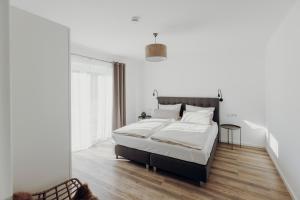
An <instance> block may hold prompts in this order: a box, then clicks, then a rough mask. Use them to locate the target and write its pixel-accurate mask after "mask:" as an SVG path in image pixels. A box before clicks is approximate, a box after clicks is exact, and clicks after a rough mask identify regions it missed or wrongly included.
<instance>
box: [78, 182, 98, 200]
mask: <svg viewBox="0 0 300 200" xmlns="http://www.w3.org/2000/svg"><path fill="white" fill-rule="evenodd" d="M73 200H98V198H97V197H95V196H94V195H93V194H92V192H91V190H90V189H89V187H88V185H87V184H83V185H82V186H81V187H80V188H79V189H78V190H77V192H76V194H75V196H74V197H73Z"/></svg>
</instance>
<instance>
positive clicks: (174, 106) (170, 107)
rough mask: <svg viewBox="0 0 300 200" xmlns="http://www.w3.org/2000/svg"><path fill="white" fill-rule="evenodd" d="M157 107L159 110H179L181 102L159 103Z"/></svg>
mask: <svg viewBox="0 0 300 200" xmlns="http://www.w3.org/2000/svg"><path fill="white" fill-rule="evenodd" d="M158 107H159V109H160V110H176V111H178V112H179V111H180V108H181V103H180V104H167V105H164V104H159V105H158Z"/></svg>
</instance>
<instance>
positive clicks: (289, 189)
mask: <svg viewBox="0 0 300 200" xmlns="http://www.w3.org/2000/svg"><path fill="white" fill-rule="evenodd" d="M266 150H267V152H268V154H269V156H270V158H271V160H272V161H273V163H274V165H275V167H276V169H277V171H278V173H279V175H280V177H281V179H282V180H283V183H284V184H285V186H286V187H287V189H288V191H289V193H290V195H291V197H292V198H293V199H294V200H299V199H297V197H296V195H295V192H294V191H293V189H292V188H291V186H290V184H289V183H288V182H287V180H286V178H285V176H284V174H283V172H282V170H281V168H280V167H279V164H278V162H277V160H276V158H275V156H274V154H273V153H272V150H271V149H270V148H269V146H268V145H266Z"/></svg>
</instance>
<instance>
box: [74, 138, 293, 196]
mask: <svg viewBox="0 0 300 200" xmlns="http://www.w3.org/2000/svg"><path fill="white" fill-rule="evenodd" d="M73 177H78V178H79V179H80V180H82V181H83V182H86V183H88V184H89V186H90V187H91V189H92V190H93V192H94V193H95V195H97V196H98V197H99V198H100V199H101V200H114V199H123V200H125V199H126V200H127V199H128V200H129V199H130V200H134V199H149V200H150V199H151V200H156V199H159V200H160V199H182V200H196V199H247V200H251V199H280V200H284V199H291V197H290V195H289V193H288V192H287V189H286V187H285V185H284V184H283V182H282V180H281V179H280V176H279V175H278V173H277V171H276V169H275V167H274V165H273V163H272V161H271V160H270V158H269V156H268V154H267V152H266V151H265V150H263V149H256V148H249V147H243V148H241V149H240V148H238V147H235V149H234V150H231V149H230V147H229V146H227V145H226V144H219V145H218V148H217V152H216V156H215V160H214V163H213V167H212V170H211V174H210V177H209V181H208V182H207V183H206V184H204V185H203V186H201V187H198V186H196V185H193V184H191V183H190V182H188V181H186V180H182V179H181V178H179V177H175V176H174V175H170V174H168V173H165V172H162V171H158V172H157V173H154V172H153V171H152V170H149V171H147V170H146V169H145V167H144V166H142V165H138V164H135V163H133V162H129V161H127V160H125V159H118V160H116V159H115V155H114V153H113V144H112V142H106V143H103V144H99V145H97V146H95V147H93V148H90V149H88V150H84V151H81V152H76V153H74V154H73Z"/></svg>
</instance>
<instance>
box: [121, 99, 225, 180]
mask: <svg viewBox="0 0 300 200" xmlns="http://www.w3.org/2000/svg"><path fill="white" fill-rule="evenodd" d="M157 99H158V103H159V104H165V105H166V104H178V103H181V104H182V106H181V109H180V116H182V114H183V112H184V110H185V105H186V104H188V105H194V106H201V107H215V111H214V118H213V120H214V121H215V122H217V123H218V126H219V122H220V121H219V99H218V98H198V97H158V98H157ZM218 140H219V132H218V135H217V137H216V139H215V142H214V145H213V148H212V151H211V153H210V157H209V159H208V161H207V164H206V165H201V164H196V163H193V162H188V161H184V160H180V159H176V158H171V157H168V156H163V155H159V154H154V153H150V152H147V151H141V150H138V149H133V148H130V147H126V146H122V145H116V146H115V154H116V158H118V156H122V157H124V158H126V159H128V160H131V161H135V162H138V163H141V164H145V165H146V168H147V169H148V168H149V166H152V167H153V169H154V171H156V169H161V170H164V171H167V172H171V173H174V174H176V175H179V176H182V177H185V178H188V179H190V180H193V181H195V182H197V183H198V184H200V185H201V182H204V183H205V182H207V180H208V176H209V172H210V168H211V165H212V162H213V159H214V155H215V151H216V148H217V143H218Z"/></svg>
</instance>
